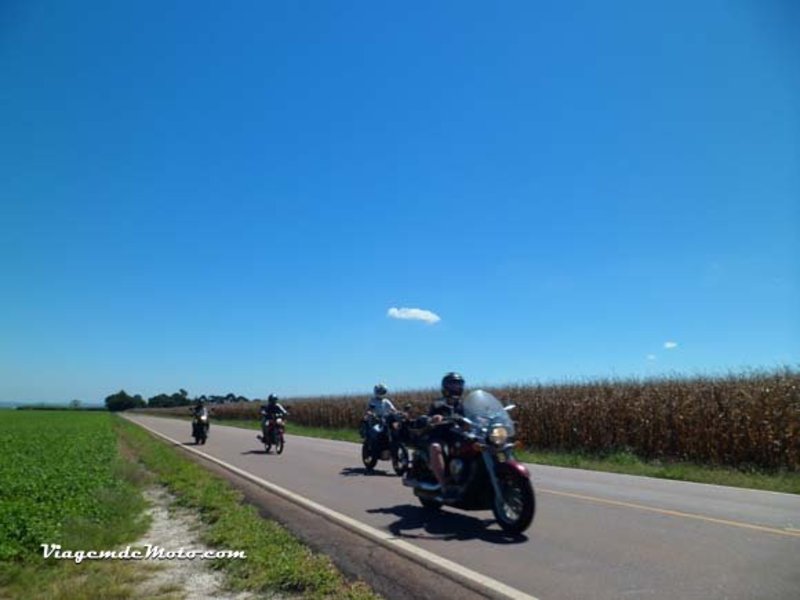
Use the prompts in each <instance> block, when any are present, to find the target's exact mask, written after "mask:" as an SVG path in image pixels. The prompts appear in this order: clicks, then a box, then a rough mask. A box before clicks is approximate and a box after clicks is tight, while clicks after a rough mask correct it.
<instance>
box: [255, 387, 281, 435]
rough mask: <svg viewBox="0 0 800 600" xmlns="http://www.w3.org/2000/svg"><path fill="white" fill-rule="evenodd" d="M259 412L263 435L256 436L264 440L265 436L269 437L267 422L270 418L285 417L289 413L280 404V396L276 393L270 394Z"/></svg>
mask: <svg viewBox="0 0 800 600" xmlns="http://www.w3.org/2000/svg"><path fill="white" fill-rule="evenodd" d="M258 414H259V416H260V417H261V433H262V434H263V436H262V435H259V436H256V437H257V438H258V439H259V440H260V441H262V442H263V441H264V438H265V437H267V422H268V421H269V420H270V419H277V418H280V417H285V416H286V415H288V414H289V411H287V410H286V409H285V408H283V406H281V405H280V404H278V397H277V396H276V395H275V394H270V395H269V398H267V403H266V404H262V405H261V408H259V409H258Z"/></svg>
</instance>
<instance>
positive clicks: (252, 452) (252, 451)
mask: <svg viewBox="0 0 800 600" xmlns="http://www.w3.org/2000/svg"><path fill="white" fill-rule="evenodd" d="M239 454H267V451H266V450H245V451H244V452H240V453H239ZM269 454H271V452H270V453H269Z"/></svg>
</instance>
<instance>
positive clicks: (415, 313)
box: [386, 307, 442, 325]
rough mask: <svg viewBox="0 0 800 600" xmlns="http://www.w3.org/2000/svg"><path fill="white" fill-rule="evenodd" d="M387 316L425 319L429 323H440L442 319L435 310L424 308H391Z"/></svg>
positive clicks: (410, 319)
mask: <svg viewBox="0 0 800 600" xmlns="http://www.w3.org/2000/svg"><path fill="white" fill-rule="evenodd" d="M386 316H388V317H391V318H392V319H405V320H409V321H424V322H425V323H427V324H428V325H433V324H434V323H438V322H439V321H441V320H442V319H441V318H440V317H439V315H437V314H436V313H434V312H431V311H429V310H424V309H422V308H394V307H392V308H390V309H389V312H387V313H386Z"/></svg>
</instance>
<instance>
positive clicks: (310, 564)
mask: <svg viewBox="0 0 800 600" xmlns="http://www.w3.org/2000/svg"><path fill="white" fill-rule="evenodd" d="M154 481H158V482H159V483H162V484H164V485H166V486H167V487H169V488H170V490H171V491H172V492H173V494H175V495H176V496H177V499H178V500H177V501H178V502H179V503H181V504H183V505H186V506H189V507H192V508H196V509H197V514H198V515H199V516H200V518H201V519H202V520H203V521H205V522H206V524H207V525H208V526H207V528H206V529H205V530H204V533H203V538H204V540H203V541H205V542H206V543H207V544H209V545H210V546H211V547H216V548H225V549H234V550H245V551H246V552H247V555H248V558H247V559H245V560H221V561H218V564H216V565H215V566H216V567H218V568H222V569H223V570H224V571H225V573H226V575H227V583H228V585H229V586H231V587H232V588H235V589H242V590H252V591H259V592H265V593H267V594H269V595H276V594H277V595H279V596H284V595H287V594H288V596H289V597H298V596H299V597H304V598H305V597H310V598H352V599H354V600H370V599H372V598H375V596H374V594H373V593H372V592H371V591H370V589H369V588H368V587H367V586H366V585H364V584H362V583H349V582H347V581H345V580H344V578H343V577H342V575H341V574H340V573H339V572H338V570H337V569H336V568H335V567H334V565H333V563H332V562H331V561H330V559H328V558H327V557H325V556H322V555H318V554H314V553H312V552H311V551H310V550H309V549H308V548H307V547H306V546H304V545H302V544H301V543H300V542H299V541H298V540H297V539H296V538H294V537H293V536H292V535H291V534H290V533H289V532H288V531H286V530H285V529H284V528H283V527H281V526H280V525H278V524H277V523H275V522H273V521H268V520H264V519H262V518H260V517H259V516H258V514H257V513H256V511H255V510H254V509H253V508H252V507H250V506H247V505H245V504H243V503H242V496H241V495H240V494H239V493H238V492H237V491H235V490H234V489H233V488H231V487H230V486H229V485H228V484H227V483H226V482H224V481H223V480H221V479H219V478H217V477H214V476H212V475H211V474H210V473H208V472H207V471H205V470H204V469H202V468H201V467H199V466H197V465H196V464H194V463H193V462H191V461H190V460H188V459H187V458H184V457H183V456H181V455H180V454H179V453H178V452H177V451H176V450H175V449H173V448H170V447H168V446H167V445H165V444H163V443H162V442H160V441H158V440H156V439H154V438H152V437H151V436H150V435H149V434H148V433H146V432H145V431H144V430H142V429H140V428H138V427H136V426H135V425H132V424H130V423H127V422H123V421H122V420H121V419H119V418H117V417H116V416H115V415H112V414H110V413H103V412H91V413H90V412H80V411H62V412H58V411H2V413H0V600H5V599H6V598H8V599H17V598H48V599H50V600H92V599H95V598H104V599H118V600H129V599H135V598H141V597H142V593H141V592H140V590H139V589H138V588H139V584H141V582H142V580H143V579H144V578H145V577H146V576H147V574H148V573H149V572H151V571H152V570H153V569H156V568H159V567H158V566H156V565H152V564H146V563H142V562H139V561H123V560H108V561H91V560H87V561H84V562H82V563H81V564H75V563H74V562H72V561H69V560H56V559H54V558H49V559H45V558H44V557H43V555H42V548H41V544H60V545H61V547H62V548H63V549H64V550H73V551H81V550H82V551H88V550H99V551H102V550H113V549H115V548H121V547H124V545H125V544H130V543H131V542H134V541H135V540H136V539H138V538H139V537H140V536H141V535H142V534H143V533H144V532H145V531H146V530H147V528H148V526H149V520H148V519H147V518H145V517H144V515H145V512H144V508H145V501H144V499H143V496H142V493H141V491H142V490H141V488H142V487H143V486H144V485H152V484H153V482H154ZM181 594H182V592H181V590H174V589H164V590H163V593H162V592H158V598H163V600H167V599H169V600H176V599H177V598H181V597H182V595H181Z"/></svg>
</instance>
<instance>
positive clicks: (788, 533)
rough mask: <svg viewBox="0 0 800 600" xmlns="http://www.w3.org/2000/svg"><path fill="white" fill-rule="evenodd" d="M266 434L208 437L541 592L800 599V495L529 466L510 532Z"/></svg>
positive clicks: (342, 507)
mask: <svg viewBox="0 0 800 600" xmlns="http://www.w3.org/2000/svg"><path fill="white" fill-rule="evenodd" d="M132 420H134V421H137V422H140V423H142V424H145V425H147V426H148V427H151V428H152V429H155V430H157V431H159V432H161V433H163V434H165V435H168V436H170V437H172V438H174V439H176V440H182V441H187V442H188V441H190V440H191V437H190V424H189V423H188V422H187V421H179V420H173V419H165V418H161V417H151V416H144V415H135V416H133V417H132ZM255 436H256V431H253V430H246V429H240V428H237V427H225V426H221V425H219V424H217V423H214V424H213V425H212V427H211V437H210V438H209V441H208V443H207V444H206V445H205V446H202V447H199V449H200V450H201V451H203V452H205V453H207V454H209V455H211V456H213V457H215V458H217V459H220V460H223V461H225V462H227V463H229V464H231V465H234V466H236V467H238V468H240V469H243V470H245V471H248V472H250V473H252V474H253V475H256V476H258V477H261V478H263V479H265V480H267V481H270V482H272V483H274V484H276V485H279V486H281V487H283V488H286V489H288V490H290V491H292V492H295V493H297V494H300V495H302V496H305V497H306V498H308V499H310V500H313V501H315V502H319V503H320V504H323V505H325V506H327V507H329V508H331V509H333V510H335V511H337V512H340V513H342V514H345V515H347V516H349V517H352V518H355V519H357V520H359V521H361V522H363V523H365V524H367V525H370V526H372V527H375V528H377V529H382V530H386V531H390V532H392V533H394V534H395V535H397V536H400V537H402V538H404V539H406V540H407V541H409V542H411V543H413V544H416V545H418V546H420V547H422V548H424V549H425V550H428V551H430V552H434V553H436V554H439V555H441V556H443V557H445V558H448V559H450V560H452V561H455V562H457V563H460V564H462V565H464V566H466V567H467V568H469V569H472V570H474V571H476V572H479V573H481V574H484V575H487V576H489V577H492V578H494V579H497V580H499V581H502V582H504V583H506V584H507V585H510V586H512V587H514V588H516V589H518V590H521V591H523V592H525V593H527V594H531V595H533V596H536V597H537V598H539V599H541V600H561V599H568V598H575V599H598V600H600V599H603V600H605V599H614V600H618V599H620V598H647V599H654V600H655V599H669V600H673V599H676V598H681V599H689V598H696V599H698V600H701V599H702V600H709V599H715V598H729V599H735V598H742V599H752V598H774V599H784V598H785V599H787V600H789V599H791V600H797V599H798V598H800V496H795V495H790V494H777V493H771V492H758V491H752V490H741V489H736V488H725V487H719V486H709V485H701V484H693V483H684V482H672V481H664V480H658V479H650V478H644V477H633V476H627V475H614V474H609V473H599V472H594V471H581V470H578V469H562V468H557V467H545V466H540V465H528V466H529V468H530V469H531V473H532V476H533V482H534V488H535V490H536V494H537V510H536V518H535V519H534V522H533V525H532V526H531V528H530V529H529V530H528V531H527V532H526V536H525V537H524V538H522V539H513V538H509V537H507V536H505V535H503V534H502V532H501V530H500V528H499V527H498V526H497V525H496V524H494V522H493V520H492V515H491V513H490V512H488V511H487V512H462V511H456V510H452V509H446V510H445V512H443V513H441V514H439V515H438V516H437V515H435V514H433V515H432V514H431V513H430V512H428V511H425V510H423V509H422V508H421V507H420V506H419V504H418V502H417V500H416V498H414V497H413V495H412V493H411V491H410V490H409V489H408V488H405V487H403V486H401V485H400V480H399V478H397V477H395V476H394V475H390V474H389V472H390V470H391V469H390V465H389V463H388V462H381V463H379V464H378V468H379V469H380V468H381V467H383V468H384V469H386V474H385V475H381V474H376V475H372V476H367V475H365V474H364V469H363V466H362V465H361V460H360V448H359V446H358V445H356V444H352V443H348V442H337V441H331V440H321V439H313V438H305V437H298V436H288V437H287V444H286V451H285V452H284V453H283V455H281V456H276V455H275V454H270V455H266V454H264V449H263V446H261V445H260V443H259V442H258V440H256V437H255Z"/></svg>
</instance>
